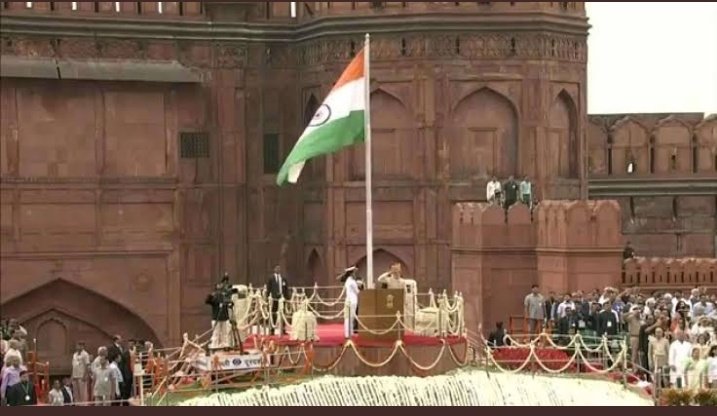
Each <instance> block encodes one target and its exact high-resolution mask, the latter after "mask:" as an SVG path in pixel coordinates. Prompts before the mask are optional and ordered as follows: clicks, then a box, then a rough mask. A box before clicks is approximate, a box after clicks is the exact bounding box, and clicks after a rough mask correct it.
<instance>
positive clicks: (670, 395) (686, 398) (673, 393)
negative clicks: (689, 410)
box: [662, 389, 692, 406]
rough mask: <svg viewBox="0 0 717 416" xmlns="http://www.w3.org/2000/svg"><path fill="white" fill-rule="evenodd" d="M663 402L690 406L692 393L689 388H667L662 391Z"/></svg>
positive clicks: (670, 404) (667, 404)
mask: <svg viewBox="0 0 717 416" xmlns="http://www.w3.org/2000/svg"><path fill="white" fill-rule="evenodd" d="M662 402H663V403H664V404H665V405H666V406H689V405H690V403H691V402H692V393H691V392H690V391H689V390H678V389H667V390H665V391H664V392H663V393H662Z"/></svg>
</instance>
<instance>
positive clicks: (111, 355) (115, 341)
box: [107, 335, 124, 362]
mask: <svg viewBox="0 0 717 416" xmlns="http://www.w3.org/2000/svg"><path fill="white" fill-rule="evenodd" d="M123 351H124V349H123V348H122V337H121V336H119V335H115V336H114V337H112V345H109V346H108V347H107V361H109V362H112V361H114V359H115V357H116V356H118V355H122V352H123Z"/></svg>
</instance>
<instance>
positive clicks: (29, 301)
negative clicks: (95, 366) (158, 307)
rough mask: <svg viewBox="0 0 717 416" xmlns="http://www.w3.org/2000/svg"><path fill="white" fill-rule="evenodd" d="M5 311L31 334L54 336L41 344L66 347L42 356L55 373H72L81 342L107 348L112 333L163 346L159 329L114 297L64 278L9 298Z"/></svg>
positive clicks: (4, 304)
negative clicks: (73, 356) (74, 350)
mask: <svg viewBox="0 0 717 416" xmlns="http://www.w3.org/2000/svg"><path fill="white" fill-rule="evenodd" d="M2 311H3V316H13V317H16V318H17V319H18V320H19V321H20V322H21V323H22V324H23V326H25V328H26V329H27V330H28V331H29V332H30V333H32V334H37V335H38V336H42V333H43V331H45V330H46V331H45V332H47V333H48V334H49V336H51V337H54V339H49V340H45V339H43V340H42V341H40V340H39V339H38V343H41V344H42V345H50V344H61V343H64V344H65V347H60V346H59V345H56V346H55V347H53V348H51V349H49V350H48V351H46V352H45V353H49V354H50V356H46V357H43V356H42V355H41V356H40V357H39V358H40V359H41V360H47V361H50V362H51V363H52V365H53V367H52V371H53V372H54V371H57V372H59V373H62V372H66V371H67V370H69V363H70V362H71V351H72V345H73V344H74V343H75V342H77V341H80V340H82V341H85V342H86V344H87V347H88V350H89V351H90V352H91V351H92V349H95V350H96V348H97V347H99V346H102V345H107V344H108V343H109V342H110V340H111V334H120V335H122V336H124V337H125V338H136V339H141V340H148V341H151V342H153V343H154V344H155V346H158V347H160V346H161V342H160V339H159V337H158V336H157V334H156V332H155V330H154V329H153V328H152V327H150V326H149V325H148V324H147V323H146V322H145V320H144V319H143V318H142V317H140V316H138V315H136V314H135V313H134V312H132V311H130V310H129V309H127V308H126V307H124V306H122V305H120V304H119V303H117V302H115V301H113V300H112V299H110V298H107V297H105V296H102V295H100V294H98V293H96V292H93V291H91V290H88V289H86V288H84V287H82V286H79V285H76V284H74V283H71V282H68V281H66V280H64V279H56V280H53V281H51V282H48V283H46V284H44V285H42V286H40V287H37V288H35V289H32V290H30V291H28V292H26V293H24V294H21V295H19V296H17V297H14V298H12V299H8V300H7V301H6V302H4V303H3V304H2ZM47 325H50V326H49V327H48V326H47ZM58 325H60V326H61V327H62V328H64V329H65V330H64V332H63V331H59V329H60V326H58ZM43 328H44V329H43ZM58 334H64V335H63V336H60V335H58ZM59 338H64V341H63V340H62V339H59Z"/></svg>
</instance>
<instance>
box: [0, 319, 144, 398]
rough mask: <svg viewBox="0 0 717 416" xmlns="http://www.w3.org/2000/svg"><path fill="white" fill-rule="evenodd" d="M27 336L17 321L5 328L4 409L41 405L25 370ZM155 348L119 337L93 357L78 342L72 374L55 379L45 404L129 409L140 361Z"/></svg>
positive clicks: (1, 388)
mask: <svg viewBox="0 0 717 416" xmlns="http://www.w3.org/2000/svg"><path fill="white" fill-rule="evenodd" d="M11 334H12V335H11ZM26 337H27V330H25V328H23V327H22V326H21V325H19V324H18V322H17V321H16V320H14V319H10V320H8V321H7V322H4V323H3V325H2V344H1V345H2V350H1V351H0V353H1V354H2V363H3V366H2V371H1V372H0V379H1V380H2V382H1V384H0V397H1V401H2V405H7V406H31V405H36V404H38V399H39V398H38V397H37V396H38V393H37V391H36V390H35V385H34V384H33V383H32V382H31V380H30V373H29V372H28V368H27V362H26V360H27V342H26V341H25V338H26ZM152 349H153V345H152V343H151V342H139V341H135V340H129V341H128V342H127V343H124V342H123V341H122V337H121V336H119V335H115V336H114V337H113V339H112V343H111V344H110V345H107V346H101V347H99V348H98V350H97V355H96V356H95V357H92V355H91V354H90V353H89V352H87V350H86V348H85V343H84V342H81V341H80V342H77V344H76V348H75V352H74V353H73V355H72V367H71V368H72V370H71V375H70V376H69V377H64V378H61V379H60V378H57V379H54V380H52V388H51V390H50V391H49V392H48V394H47V397H45V398H43V399H45V400H42V401H44V402H46V403H48V404H49V405H52V406H72V405H96V406H110V405H112V406H127V405H128V404H129V402H128V401H129V399H130V398H131V397H132V395H133V379H134V376H133V374H134V371H135V370H134V368H135V364H136V363H137V358H138V357H139V354H140V352H143V351H144V352H151V351H152ZM140 364H144V363H140Z"/></svg>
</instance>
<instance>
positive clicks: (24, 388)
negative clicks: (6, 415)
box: [5, 370, 37, 406]
mask: <svg viewBox="0 0 717 416" xmlns="http://www.w3.org/2000/svg"><path fill="white" fill-rule="evenodd" d="M5 398H6V399H7V405H8V406H34V405H36V404H37V394H36V393H35V386H33V385H32V383H30V374H29V373H28V372H27V371H25V370H22V371H20V382H19V383H15V384H13V385H12V386H11V387H8V389H7V393H6V394H5Z"/></svg>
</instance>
